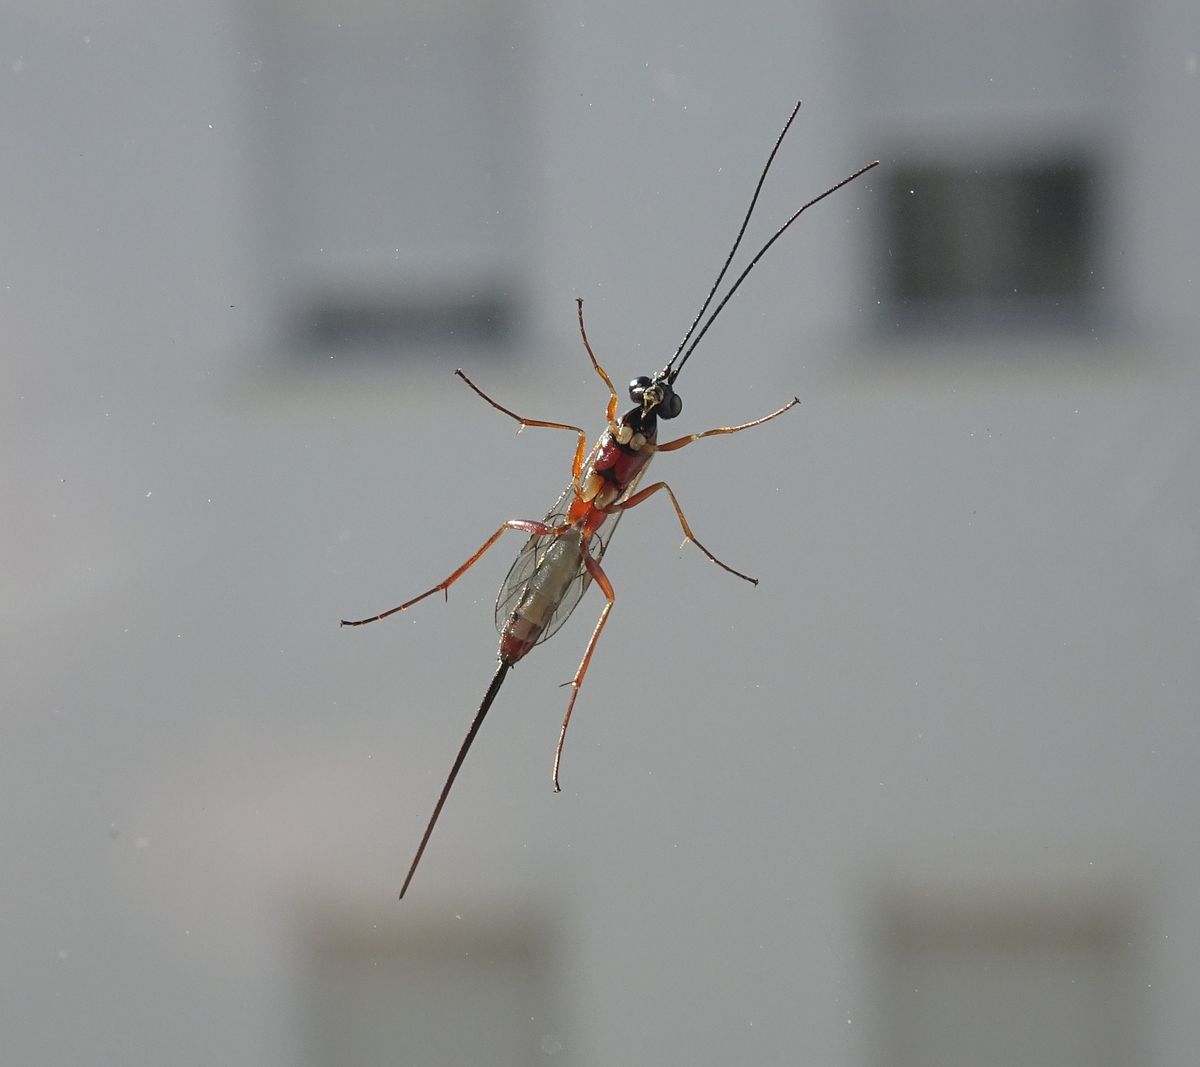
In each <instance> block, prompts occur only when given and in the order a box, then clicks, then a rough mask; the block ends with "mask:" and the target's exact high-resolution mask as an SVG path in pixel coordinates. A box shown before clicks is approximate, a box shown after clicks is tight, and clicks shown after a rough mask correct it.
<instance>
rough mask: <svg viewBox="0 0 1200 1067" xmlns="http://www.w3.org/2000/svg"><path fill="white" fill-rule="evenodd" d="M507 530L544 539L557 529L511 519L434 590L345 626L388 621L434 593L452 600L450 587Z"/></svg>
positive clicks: (343, 623)
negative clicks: (442, 594)
mask: <svg viewBox="0 0 1200 1067" xmlns="http://www.w3.org/2000/svg"><path fill="white" fill-rule="evenodd" d="M505 530H521V531H523V532H524V533H527V534H530V535H531V536H534V537H544V536H545V535H546V534H551V533H554V531H555V527H553V526H547V525H546V524H545V523H544V522H532V521H530V520H528V519H509V520H508V522H506V523H505V524H504V525H503V526H501V527H500V529H498V530H497V531H496V532H495V533H494V534H492V536H491V537H489V538H488V539H487V540H486V541H484V543H483V546H482V547H481V548H480V549H479V551H478V552H476V553H475V554H474V555H473V556H472V557H471V558H470V559H468V560H467V562H466V563H464V564H463V565H462V566H461V567H459V568H458V570H456V571H454V573H452V574H451V575H450V577H448V578H447V579H446V580H445V581H443V582H438V584H437V585H435V586H434V587H433V588H432V589H429V590H426V591H425V592H424V593H422V594H421V595H420V596H415V597H413V598H412V600H406V601H405V602H404V603H403V604H401V605H400V606H399V607H395V608H391V609H390V610H388V611H383V612H380V613H379V614H378V615H372V616H371V617H370V618H369V619H342V625H343V626H362V625H363V624H364V623H368V622H378V621H379V620H380V619H386V618H387V617H388V616H389V615H395V614H396V612H398V611H403V610H404V609H405V608H411V607H412V606H413V605H414V604H419V603H420V602H421V601H422V600H424V599H425V598H426V597H428V596H433V594H434V593H445V594H446V599H447V600H449V599H450V587H451V586H452V585H453V584H454V583H455V582H457V581H458V580H459V578H461V577H462V576H463V575H464V574H466V573H467V571H469V570H470V569H471V568H472V567H473V566H475V564H476V563H478V562H479V558H480V557H481V556H482V555H483V554H484V553H485V552H486V551H487V550H488V549H489V548H491V547H492V545H494V544H495V543H496V542H497V541H499V540H500V535H501V534H503V533H504V531H505Z"/></svg>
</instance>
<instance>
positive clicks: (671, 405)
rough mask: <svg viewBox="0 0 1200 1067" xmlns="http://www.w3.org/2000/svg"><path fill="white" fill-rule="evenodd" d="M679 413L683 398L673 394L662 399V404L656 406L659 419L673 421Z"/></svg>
mask: <svg viewBox="0 0 1200 1067" xmlns="http://www.w3.org/2000/svg"><path fill="white" fill-rule="evenodd" d="M681 411H683V397H681V396H680V395H679V394H678V393H675V392H671V393H668V394H667V395H666V396H665V397H663V402H662V403H661V404H659V405H658V417H659V418H660V419H673V418H675V416H676V415H678V414H679V413H680V412H681Z"/></svg>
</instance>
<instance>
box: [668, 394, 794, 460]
mask: <svg viewBox="0 0 1200 1067" xmlns="http://www.w3.org/2000/svg"><path fill="white" fill-rule="evenodd" d="M799 403H800V398H799V397H798V396H797V397H793V398H792V399H791V400H789V401H788V402H787V403H786V404H784V405H783V407H781V408H780V409H779V410H778V411H772V412H771V414H770V415H764V416H763V417H762V418H761V419H755V420H754V421H753V422H743V423H742V424H741V425H740V426H718V427H717V428H716V429H715V430H705V431H704V432H703V433H690V434H688V435H687V436H686V437H677V438H675V440H674V441H668V442H667V443H666V444H665V445H647V446H646V447H647V448H650V449H651V450H652V451H654V452H674V451H675V450H676V449H679V448H683V447H684V446H686V445H690V444H691V443H692V442H693V441H699V440H700V438H701V437H715V436H716V435H717V434H723V433H737V432H738V431H739V430H748V429H750V427H751V426H761V425H762V424H763V423H764V422H770V421H771V420H772V419H777V418H779V416H780V415H782V414H783V413H784V412H785V411H791V410H792V408H794V407H795V406H796V405H797V404H799Z"/></svg>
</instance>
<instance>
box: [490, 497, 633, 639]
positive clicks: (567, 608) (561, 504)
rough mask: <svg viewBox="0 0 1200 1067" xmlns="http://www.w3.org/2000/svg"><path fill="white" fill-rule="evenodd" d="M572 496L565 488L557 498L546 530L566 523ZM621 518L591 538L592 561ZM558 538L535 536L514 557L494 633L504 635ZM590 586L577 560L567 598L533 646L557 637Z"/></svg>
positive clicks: (608, 521)
mask: <svg viewBox="0 0 1200 1067" xmlns="http://www.w3.org/2000/svg"><path fill="white" fill-rule="evenodd" d="M573 496H574V489H573V487H571V486H568V487H567V490H566V492H565V493H563V495H562V496H560V497H559V498H558V501H557V502H556V503H555V505H554V506H553V507H552V508H551V509H550V511H549V512H548V513H547V515H546V518H545V520H544V521H545V523H546V525H547V526H558V525H561V524H562V523H564V522H566V521H567V510H568V508H569V507H570V505H571V500H572V498H573ZM623 514H624V512H621V511H617V512H614V513H613V514H611V515H609V516H608V518H607V519H606V520H605V521H604V524H603V525H602V526H601V527H600V529H598V530H597V531H596V532H595V533H594V534H593V535H592V539H591V541H589V542H588V552H589V553H590V554H591V556H592V558H593V559H596V560H600V559H602V558H603V557H604V553H605V552H606V551H607V550H608V544H609V541H611V540H612V535H613V531H614V530H616V528H617V523H618V522H620V520H621V516H622V515H623ZM558 536H559V535H557V534H547V535H545V536H542V537H538V536H536V535H535V536H533V537H531V538H530V539H529V540H528V541H526V542H525V545H524V546H523V547H522V549H521V551H520V553H519V554H518V555H517V558H516V560H515V561H514V562H513V565H512V567H511V568H510V570H509V572H508V577H507V578H505V579H504V583H503V584H502V585H501V586H500V593H499V595H498V596H497V597H496V629H497V630H498V631H499V632H501V633H503V631H504V626H505V624H506V623H507V622H508V618H509V616H510V615H511V614H512V611H513V608H514V607H515V606H516V605H517V604H518V603H520V601H521V598H522V596H523V595H524V592H525V587H526V585H528V583H529V581H530V579H531V578H532V577H533V576H534V575H535V574H537V572H538V570H539V569H540V568H541V567H542V566H544V565H545V563H546V559H547V553H548V551H549V549H550V546H551V545H552V544H554V542H555V541H556V540H557V538H558ZM591 584H592V576H591V575H590V574H589V573H588V572H587V568H586V567H584V566H583V561H582V560H580V565H579V573H578V574H577V575H576V576H575V580H574V581H573V582H572V583H571V585H570V587H569V588H568V589H567V592H566V594H565V595H564V596H563V598H562V599H561V600H560V601H559V602H558V606H557V607H556V608H555V609H554V613H553V614H552V615H551V617H550V622H549V623H548V624H547V626H546V628H545V629H544V630H543V631H542V633H541V636H540V637H538V639H537V641H536V642H535V644H539V645H540V644H541V643H542V642H543V641H545V640H547V639H548V638H550V637H553V636H554V635H555V634H556V633H558V631H559V628H560V627H561V626H562V624H563V623H564V622H566V621H567V619H568V618H570V616H571V612H573V611H574V610H575V608H576V607H578V605H579V601H580V599H581V598H582V597H583V594H584V593H585V592H587V587H588V586H589V585H591Z"/></svg>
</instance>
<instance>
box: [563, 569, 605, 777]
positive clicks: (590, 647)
mask: <svg viewBox="0 0 1200 1067" xmlns="http://www.w3.org/2000/svg"><path fill="white" fill-rule="evenodd" d="M583 563H584V566H585V567H587V569H588V573H589V574H590V575H591V576H592V580H593V581H594V582H595V583H596V584H597V585H598V586H599V587H600V591H601V592H602V593H604V597H605V601H606V603H605V605H604V610H603V611H601V612H600V618H599V619H598V620H597V622H596V628H595V629H594V630H593V631H592V636H591V639H590V640H589V641H588V643H587V648H586V649H584V651H583V659H581V660H580V661H579V669H578V670H577V671H576V672H575V677H574V678H572V679H571V680H570V681H569V682H564V683H563V684H564V685H569V686H570V687H571V702H570V703H569V704H568V705H567V714H566V716H565V717H564V718H563V723H562V730H560V731H559V734H558V747H557V748H556V749H555V750H554V773H553V779H554V791H555V792H556V793H561V792H562V787H561V786H559V784H558V765H559V764H560V763H561V762H562V750H563V742H564V741H565V740H566V739H567V727H568V726H570V725H571V712H573V711H574V710H575V698H576V697H577V696H579V687H580V686H582V685H583V677H584V675H585V674H587V669H588V664H589V663H591V662H592V653H593V652H595V651H596V642H597V641H599V640H600V631H601V630H603V629H604V624H605V623H606V622H607V621H608V613H609V612H610V611H612V606H613V604H614V603H615V602H616V599H617V598H616V594H614V593H613V587H612V583H611V582H610V581H609V580H608V575H607V574H605V573H604V571H603V570H602V569H601V567H600V564H599V563H598V562H597V561H596V560H595V559H594V558H593V557H592V555H591V553H590V552H588V550H587V548H586V547H585V548H584V550H583Z"/></svg>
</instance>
